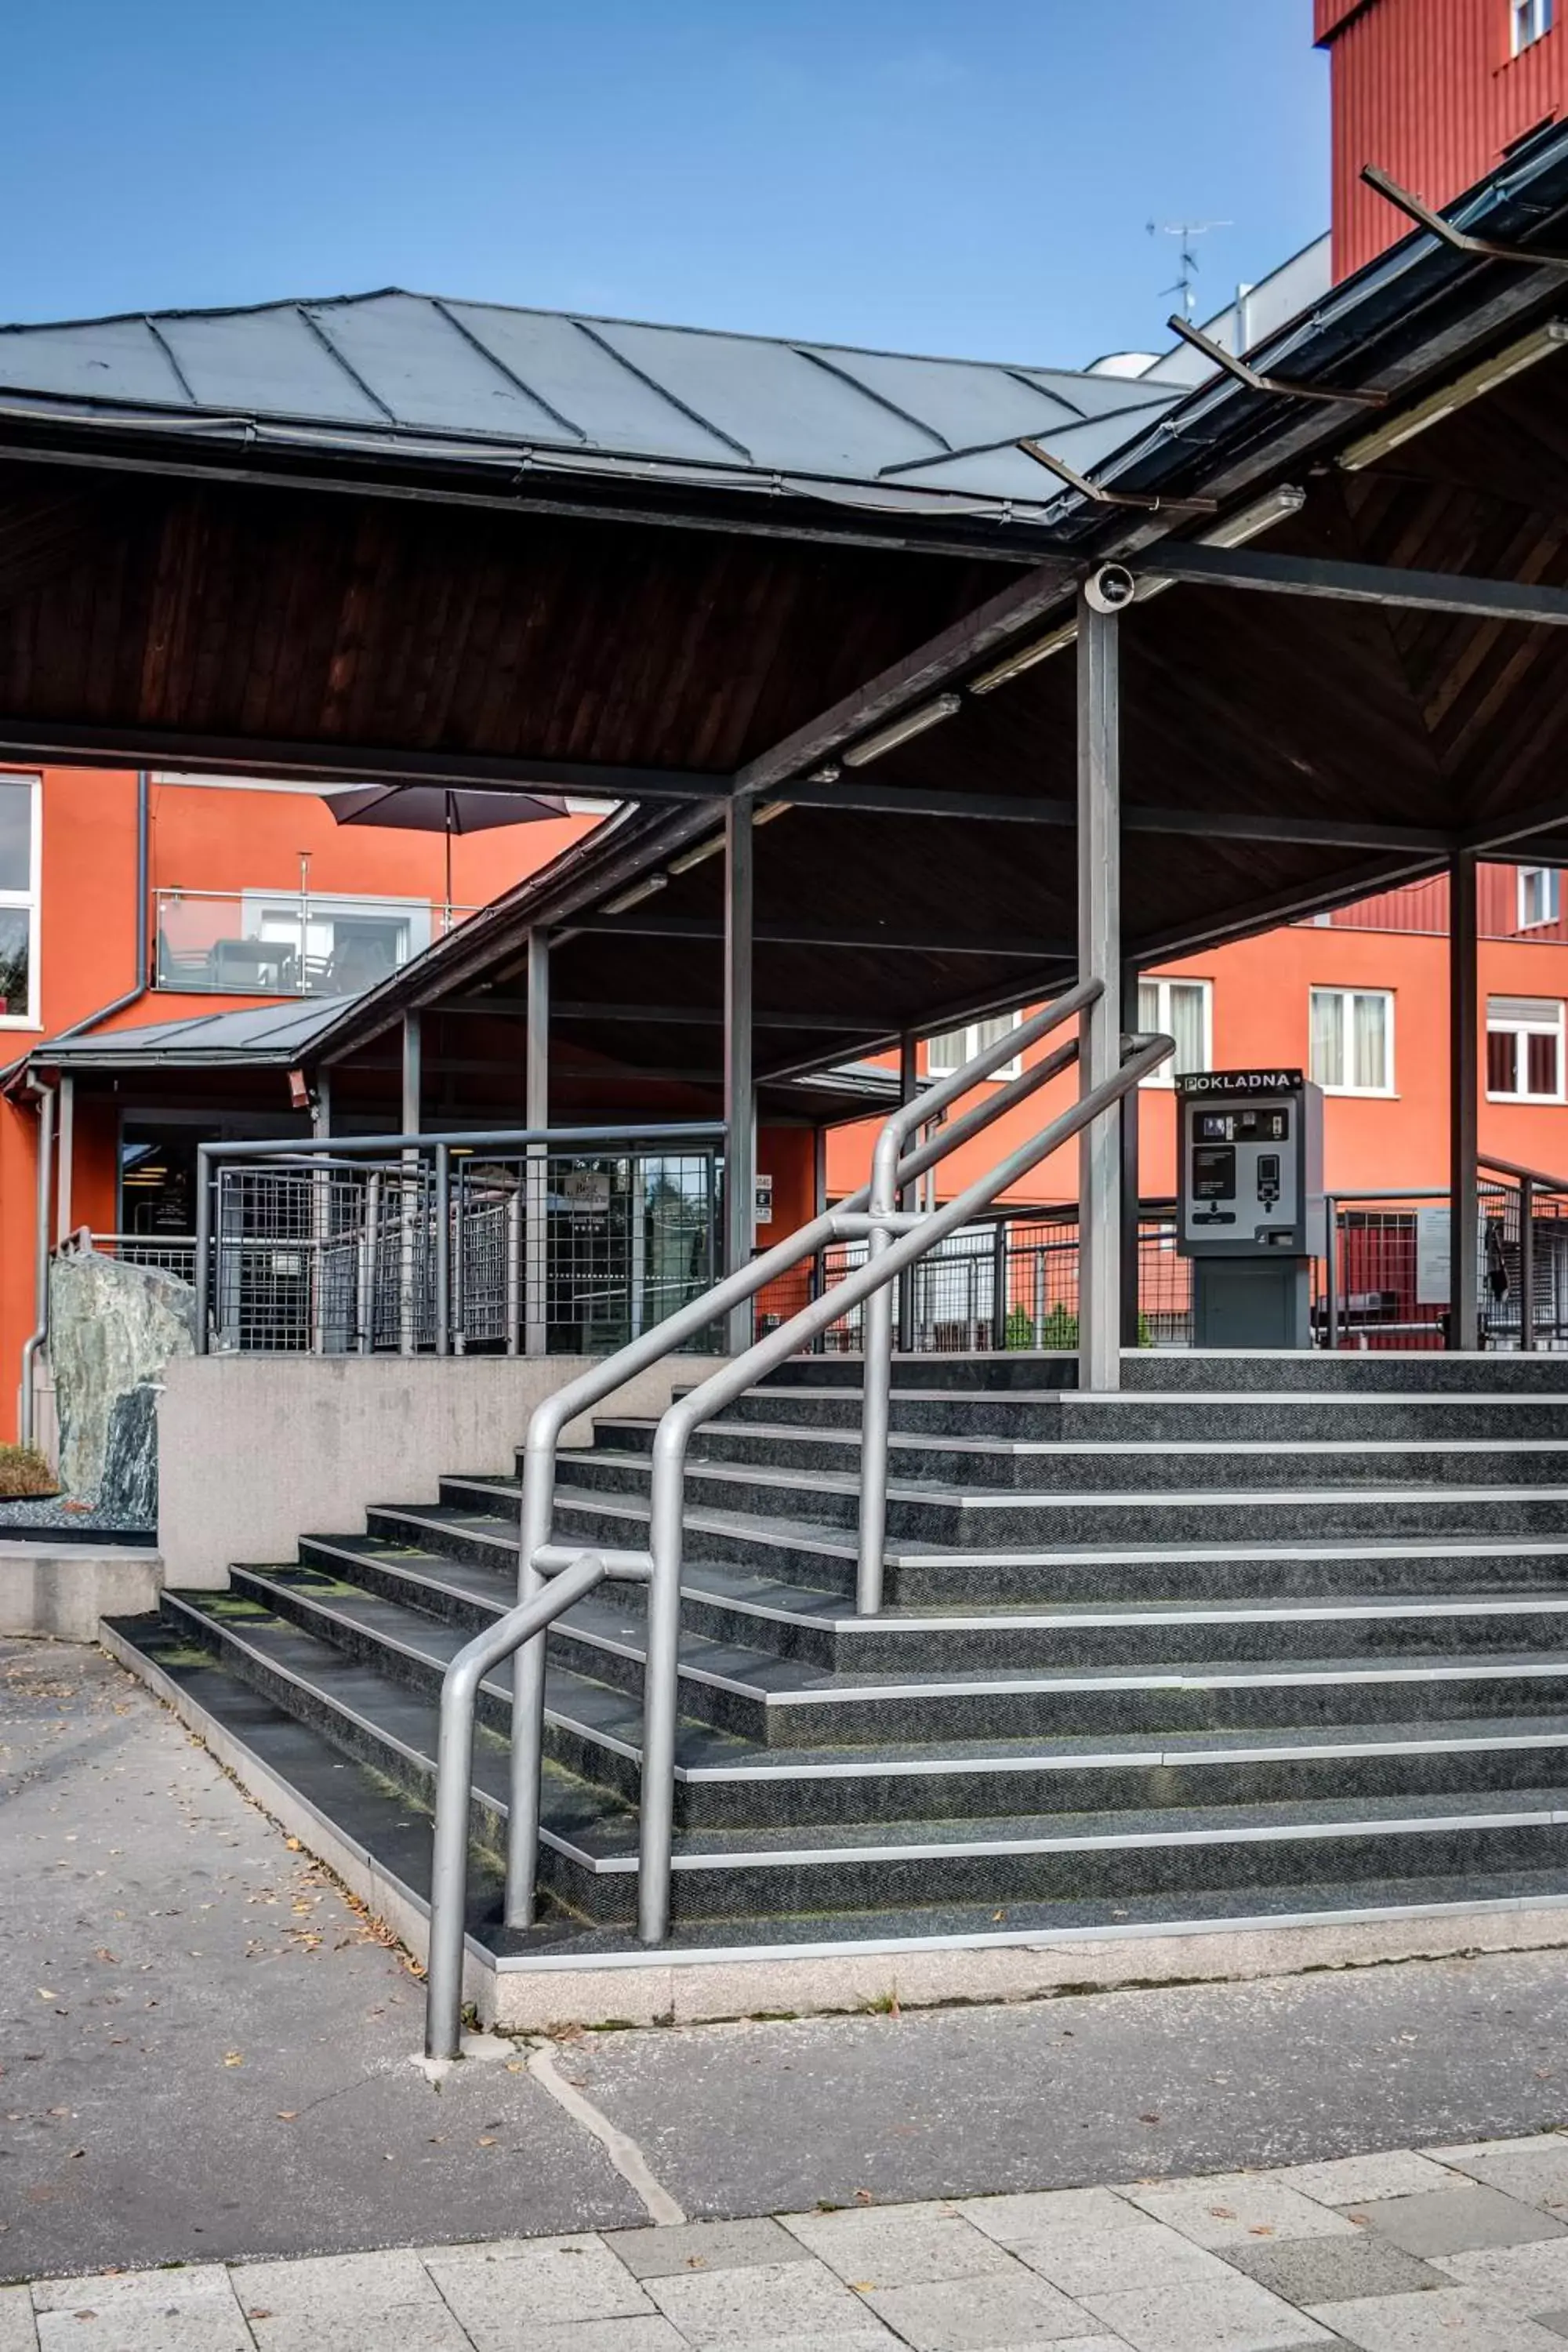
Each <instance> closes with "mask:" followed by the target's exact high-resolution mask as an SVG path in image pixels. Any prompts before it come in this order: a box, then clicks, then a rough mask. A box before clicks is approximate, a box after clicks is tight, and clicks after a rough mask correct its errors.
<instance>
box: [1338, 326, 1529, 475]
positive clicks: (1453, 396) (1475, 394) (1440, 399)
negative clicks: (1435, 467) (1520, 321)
mask: <svg viewBox="0 0 1568 2352" xmlns="http://www.w3.org/2000/svg"><path fill="white" fill-rule="evenodd" d="M1565 343H1568V320H1563V319H1548V320H1546V322H1545V324H1544V325H1543V326H1540V327H1537V328H1536V329H1535V331H1533V333H1531V334H1528V335H1525V336H1523V337H1521V340H1520V341H1518V342H1517V343H1510V344H1509V346H1508V348H1507V349H1506V351H1500V352H1493V354H1492V356H1491V358H1490V359H1489V360H1483V361H1482V362H1481V363H1480V365H1479V367H1473V368H1471V369H1469V370H1468V372H1467V373H1465V374H1464V375H1461V376H1456V377H1455V379H1454V381H1453V383H1450V384H1445V385H1444V387H1443V389H1442V391H1441V392H1435V393H1433V394H1430V396H1429V397H1428V398H1427V399H1426V400H1418V401H1417V402H1416V403H1415V406H1414V407H1412V408H1405V409H1401V411H1400V413H1399V415H1397V416H1387V417H1384V421H1383V423H1382V424H1381V425H1375V426H1374V427H1373V430H1372V431H1371V432H1370V433H1365V434H1363V436H1362V437H1361V439H1360V440H1359V441H1352V443H1351V446H1350V447H1349V448H1348V449H1343V450H1342V451H1341V453H1340V460H1339V462H1340V464H1341V466H1342V467H1343V468H1344V470H1345V472H1346V473H1348V474H1359V473H1360V472H1361V471H1362V470H1363V467H1367V466H1375V465H1376V464H1377V462H1378V460H1379V458H1380V457H1388V456H1389V454H1390V453H1391V452H1392V451H1393V450H1395V449H1398V448H1401V447H1403V446H1404V444H1405V442H1406V441H1413V440H1414V439H1415V436H1416V435H1417V434H1418V433H1425V432H1426V428H1427V426H1428V425H1440V424H1441V423H1442V421H1443V419H1444V417H1445V416H1452V415H1453V414H1454V412H1455V411H1456V409H1460V408H1465V407H1468V404H1469V403H1470V402H1471V401H1472V400H1479V398H1480V397H1481V394H1483V393H1488V392H1495V390H1496V389H1497V387H1498V385H1499V384H1500V383H1508V381H1509V379H1510V376H1516V375H1520V374H1522V373H1523V372H1524V370H1525V369H1526V368H1528V367H1533V366H1534V365H1535V362H1536V361H1537V360H1543V359H1547V358H1549V357H1550V356H1551V354H1552V352H1559V351H1561V350H1562V349H1563V345H1564V344H1565Z"/></svg>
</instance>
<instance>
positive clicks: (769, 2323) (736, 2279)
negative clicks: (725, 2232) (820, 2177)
mask: <svg viewBox="0 0 1568 2352" xmlns="http://www.w3.org/2000/svg"><path fill="white" fill-rule="evenodd" d="M647 2289H648V2293H649V2294H650V2295H651V2296H652V2297H653V2300H654V2301H655V2303H657V2304H658V2307H659V2309H660V2310H661V2311H662V2312H663V2313H664V2315H665V2317H666V2318H667V2319H669V2320H671V2321H672V2322H673V2323H674V2325H675V2326H676V2327H677V2328H678V2329H679V2332H680V2334H681V2335H682V2336H685V2337H686V2338H687V2340H688V2342H689V2343H691V2344H693V2345H695V2346H696V2347H698V2352H742V2347H754V2346H762V2345H764V2344H773V2343H776V2342H777V2341H778V2340H779V2339H780V2338H785V2339H796V2338H798V2339H799V2340H800V2341H801V2342H803V2343H804V2342H808V2341H809V2340H810V2339H811V2338H812V2337H813V2336H816V2337H817V2338H818V2339H820V2341H821V2342H822V2343H823V2344H824V2345H827V2344H833V2343H842V2344H853V2345H856V2346H858V2345H859V2343H860V2341H861V2339H862V2338H863V2339H864V2340H865V2342H866V2344H868V2345H872V2344H877V2345H882V2344H888V2345H890V2344H893V2343H896V2342H897V2338H896V2337H895V2336H893V2335H892V2334H891V2332H890V2331H889V2329H887V2328H885V2327H884V2326H882V2324H881V2322H880V2321H879V2320H878V2319H877V2318H876V2317H875V2316H874V2315H872V2313H871V2312H870V2311H869V2310H868V2308H867V2306H866V2305H865V2304H864V2303H862V2302H861V2300H860V2298H859V2296H858V2294H852V2293H851V2292H850V2290H849V2288H848V2287H847V2286H846V2285H845V2284H844V2283H843V2281H842V2280H841V2279H839V2278H837V2277H835V2276H834V2274H833V2273H831V2272H830V2271H827V2270H826V2269H824V2268H823V2267H822V2266H821V2265H820V2264H819V2263H763V2264H760V2265H759V2266H758V2267H756V2268H755V2269H752V2270H739V2271H714V2272H711V2273H699V2272H694V2271H689V2272H688V2273H686V2275H685V2276H684V2277H680V2278H658V2279H649V2280H648V2282H647Z"/></svg>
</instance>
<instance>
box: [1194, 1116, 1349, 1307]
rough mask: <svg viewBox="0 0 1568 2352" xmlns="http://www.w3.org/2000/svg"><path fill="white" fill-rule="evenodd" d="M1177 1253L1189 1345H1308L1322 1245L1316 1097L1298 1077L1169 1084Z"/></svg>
mask: <svg viewBox="0 0 1568 2352" xmlns="http://www.w3.org/2000/svg"><path fill="white" fill-rule="evenodd" d="M1176 1097H1177V1110H1178V1114H1179V1118H1180V1131H1179V1136H1178V1175H1177V1187H1178V1198H1177V1206H1176V1216H1177V1240H1176V1246H1177V1248H1178V1249H1179V1250H1180V1252H1181V1254H1182V1255H1183V1256H1184V1257H1188V1258H1191V1259H1192V1261H1193V1324H1194V1328H1193V1340H1194V1346H1196V1347H1199V1348H1310V1346H1311V1344H1312V1321H1311V1305H1312V1300H1311V1270H1312V1260H1313V1258H1314V1257H1316V1256H1319V1255H1321V1251H1322V1246H1323V1095H1322V1089H1321V1087H1315V1086H1313V1085H1312V1083H1311V1081H1310V1079H1308V1078H1306V1077H1304V1076H1303V1075H1302V1073H1301V1072H1300V1070H1196V1071H1192V1072H1190V1073H1188V1074H1187V1075H1185V1076H1182V1077H1178V1078H1177V1080H1176Z"/></svg>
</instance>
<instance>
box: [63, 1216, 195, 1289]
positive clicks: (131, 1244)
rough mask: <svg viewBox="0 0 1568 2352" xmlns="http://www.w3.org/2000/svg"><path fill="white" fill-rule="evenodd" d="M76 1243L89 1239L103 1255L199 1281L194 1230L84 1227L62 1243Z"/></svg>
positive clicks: (90, 1244)
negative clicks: (99, 1230) (95, 1231)
mask: <svg viewBox="0 0 1568 2352" xmlns="http://www.w3.org/2000/svg"><path fill="white" fill-rule="evenodd" d="M73 1243H74V1244H75V1245H76V1246H77V1247H80V1246H81V1245H82V1244H83V1243H85V1244H87V1246H88V1247H89V1248H90V1249H95V1250H96V1251H97V1252H98V1254H99V1255H100V1257H112V1258H118V1259H119V1261H120V1263H121V1265H145V1266H153V1267H156V1268H157V1270H158V1271H159V1272H160V1273H162V1274H172V1275H174V1276H176V1277H177V1278H178V1279H179V1280H180V1281H181V1282H188V1283H191V1284H193V1285H194V1284H195V1278H196V1238H195V1234H92V1233H88V1232H87V1231H86V1230H85V1228H84V1229H83V1230H82V1232H81V1233H79V1234H74V1235H73V1236H72V1237H71V1242H68V1243H63V1244H61V1247H62V1248H68V1247H70V1246H71V1245H72V1244H73Z"/></svg>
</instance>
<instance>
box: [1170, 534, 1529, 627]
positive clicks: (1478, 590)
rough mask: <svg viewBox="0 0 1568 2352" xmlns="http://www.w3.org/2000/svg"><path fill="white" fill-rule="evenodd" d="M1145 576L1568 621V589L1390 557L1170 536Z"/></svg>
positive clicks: (1492, 617) (1502, 617) (1491, 617)
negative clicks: (1417, 566) (1342, 556)
mask: <svg viewBox="0 0 1568 2352" xmlns="http://www.w3.org/2000/svg"><path fill="white" fill-rule="evenodd" d="M1131 568H1132V570H1133V571H1135V572H1137V573H1138V575H1139V577H1140V578H1142V579H1145V580H1181V581H1185V582H1187V583H1189V584H1191V585H1192V586H1194V587H1204V588H1252V589H1257V590H1260V591H1262V592H1263V593H1265V594H1269V595H1279V596H1327V597H1329V598H1331V600H1334V601H1337V602H1338V603H1341V604H1392V605H1396V606H1398V607H1401V608H1402V609H1406V610H1409V611H1414V612H1426V613H1458V614H1468V615H1469V616H1470V617H1471V618H1473V619H1476V620H1479V621H1526V622H1534V623H1540V624H1543V625H1546V626H1548V627H1552V628H1562V627H1563V625H1568V590H1565V589H1562V588H1541V587H1535V586H1531V585H1528V584H1526V583H1523V582H1521V581H1518V580H1470V579H1467V578H1466V577H1465V576H1464V574H1463V573H1462V572H1410V571H1406V570H1405V569H1404V568H1403V567H1402V566H1401V565H1398V564H1389V563H1342V562H1339V561H1338V559H1337V558H1328V557H1323V556H1315V555H1269V554H1266V553H1265V552H1264V551H1262V550H1261V549H1259V548H1253V547H1202V546H1199V545H1196V544H1194V542H1193V541H1189V540H1182V541H1170V540H1167V541H1162V543H1161V545H1160V547H1159V548H1158V550H1156V551H1152V552H1151V553H1149V554H1148V555H1144V556H1139V557H1138V558H1136V559H1135V560H1134V562H1133V564H1132V566H1131Z"/></svg>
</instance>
